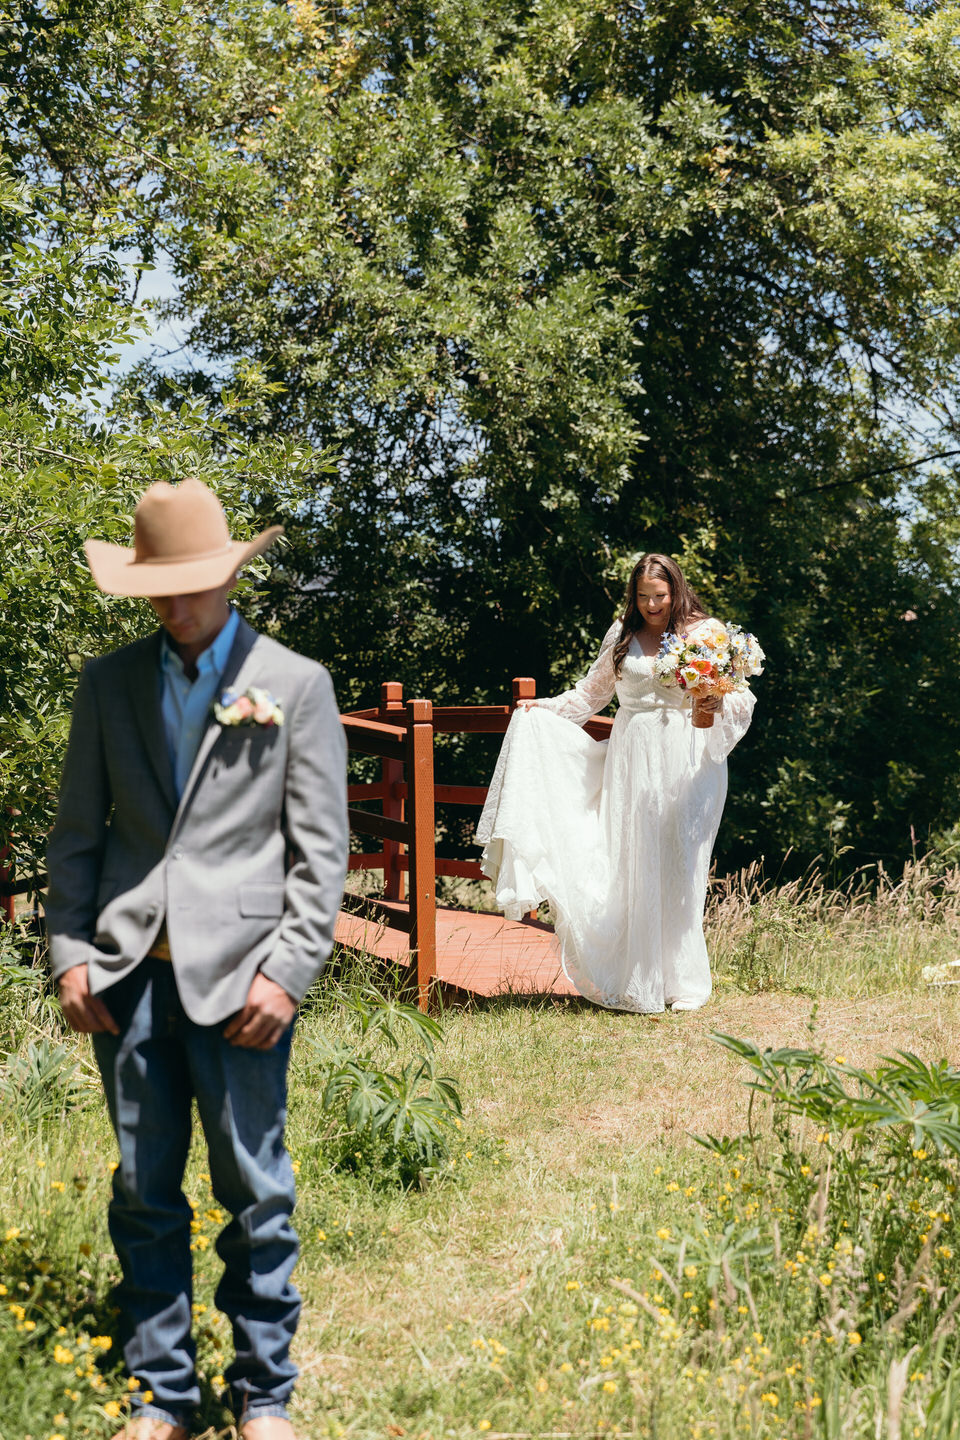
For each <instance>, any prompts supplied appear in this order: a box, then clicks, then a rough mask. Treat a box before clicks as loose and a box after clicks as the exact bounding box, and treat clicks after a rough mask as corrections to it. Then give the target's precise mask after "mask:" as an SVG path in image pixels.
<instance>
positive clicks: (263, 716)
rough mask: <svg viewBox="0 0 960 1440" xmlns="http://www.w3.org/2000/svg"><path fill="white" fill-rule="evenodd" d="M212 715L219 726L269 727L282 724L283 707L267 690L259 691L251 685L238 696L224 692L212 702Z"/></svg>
mask: <svg viewBox="0 0 960 1440" xmlns="http://www.w3.org/2000/svg"><path fill="white" fill-rule="evenodd" d="M213 713H214V715H215V716H216V719H217V723H218V724H219V725H263V726H264V727H269V726H270V725H282V724H283V706H282V705H281V703H280V701H279V700H275V699H274V698H273V696H272V695H271V694H270V691H269V690H260V689H259V688H258V687H257V686H256V685H251V686H250V689H249V690H244V692H243V694H242V695H238V694H237V692H236V690H224V692H223V694H222V695H221V696H220V699H219V700H214V702H213Z"/></svg>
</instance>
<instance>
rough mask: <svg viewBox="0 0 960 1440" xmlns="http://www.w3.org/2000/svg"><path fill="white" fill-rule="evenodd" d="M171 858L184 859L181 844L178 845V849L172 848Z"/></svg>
mask: <svg viewBox="0 0 960 1440" xmlns="http://www.w3.org/2000/svg"><path fill="white" fill-rule="evenodd" d="M170 859H171V860H182V859H183V851H182V850H181V849H180V846H179V845H178V846H177V848H176V850H171V852H170Z"/></svg>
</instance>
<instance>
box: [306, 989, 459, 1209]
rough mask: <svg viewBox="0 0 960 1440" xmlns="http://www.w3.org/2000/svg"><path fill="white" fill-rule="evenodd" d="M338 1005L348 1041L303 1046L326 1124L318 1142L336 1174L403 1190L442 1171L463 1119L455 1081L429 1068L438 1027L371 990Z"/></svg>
mask: <svg viewBox="0 0 960 1440" xmlns="http://www.w3.org/2000/svg"><path fill="white" fill-rule="evenodd" d="M344 1003H345V1006H346V1009H347V1013H348V1016H349V1017H350V1022H351V1023H350V1024H349V1025H348V1032H347V1038H346V1039H342V1038H338V1039H337V1040H335V1041H329V1040H326V1039H324V1038H323V1037H317V1036H315V1037H312V1038H311V1040H310V1046H311V1052H312V1054H311V1059H310V1061H309V1062H308V1072H309V1073H311V1074H312V1076H313V1077H314V1079H315V1083H316V1086H317V1090H318V1091H319V1092H321V1106H322V1110H323V1113H324V1115H325V1116H326V1117H327V1121H328V1123H327V1127H326V1129H325V1131H324V1133H323V1135H322V1136H321V1137H318V1138H319V1141H320V1143H321V1144H322V1146H323V1149H324V1151H325V1153H326V1154H327V1155H328V1157H329V1158H330V1160H331V1162H332V1164H333V1165H334V1166H335V1167H337V1168H344V1169H376V1170H378V1171H380V1172H381V1173H383V1174H384V1175H387V1176H389V1175H394V1176H396V1177H397V1178H398V1179H399V1180H400V1181H401V1183H402V1184H405V1185H409V1184H412V1183H419V1184H424V1183H425V1182H426V1181H427V1180H428V1179H429V1178H431V1177H433V1176H435V1175H437V1174H438V1173H439V1172H440V1170H442V1169H443V1168H444V1167H445V1166H446V1164H447V1162H448V1160H449V1155H450V1141H451V1140H452V1138H453V1134H454V1133H455V1131H456V1129H458V1128H459V1125H460V1117H461V1115H462V1105H461V1101H460V1095H459V1092H458V1090H457V1086H456V1083H455V1082H454V1081H453V1080H452V1079H451V1078H450V1077H449V1076H445V1075H440V1074H438V1073H437V1070H436V1066H435V1064H434V1046H435V1044H436V1042H437V1041H438V1040H440V1039H441V1038H442V1034H443V1031H442V1028H441V1026H440V1025H439V1023H438V1022H437V1021H436V1020H434V1019H433V1018H432V1017H430V1016H429V1015H423V1014H421V1012H420V1011H419V1010H418V1009H416V1008H415V1007H414V1006H412V1005H408V1004H405V1003H404V1002H403V1001H400V1000H396V999H386V998H385V997H384V996H382V995H381V994H380V993H379V992H378V991H377V990H375V989H373V988H371V987H370V986H366V987H363V988H361V989H358V990H357V991H355V992H354V993H352V994H349V995H347V996H346V997H345V1001H344ZM351 1031H352V1033H351ZM411 1043H412V1044H414V1045H415V1046H417V1047H419V1048H418V1049H417V1051H416V1053H414V1054H413V1055H412V1056H411V1057H410V1058H409V1059H406V1060H405V1062H404V1063H402V1064H400V1065H398V1066H397V1067H395V1068H394V1069H392V1070H391V1069H387V1068H385V1064H384V1061H385V1057H386V1054H387V1052H390V1051H393V1052H394V1053H395V1054H396V1055H397V1056H398V1057H400V1058H402V1057H401V1052H402V1051H403V1050H404V1047H405V1046H406V1045H409V1044H411Z"/></svg>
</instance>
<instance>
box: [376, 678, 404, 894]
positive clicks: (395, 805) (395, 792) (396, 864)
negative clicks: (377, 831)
mask: <svg viewBox="0 0 960 1440" xmlns="http://www.w3.org/2000/svg"><path fill="white" fill-rule="evenodd" d="M380 719H381V720H382V722H383V723H384V724H385V725H405V724H406V723H407V719H406V707H405V706H404V703H403V686H402V685H401V684H400V683H399V682H398V681H396V680H388V681H387V682H386V684H384V685H381V686H380ZM380 778H381V780H382V781H383V813H384V815H386V816H388V817H389V818H390V819H391V820H402V819H403V798H402V796H401V795H400V793H399V792H400V786H401V785H402V784H403V764H402V762H401V761H400V760H387V759H385V760H384V761H383V764H382V767H381V771H380ZM383 898H384V899H385V900H402V899H403V871H402V870H401V868H400V844H399V842H398V841H397V840H384V842H383Z"/></svg>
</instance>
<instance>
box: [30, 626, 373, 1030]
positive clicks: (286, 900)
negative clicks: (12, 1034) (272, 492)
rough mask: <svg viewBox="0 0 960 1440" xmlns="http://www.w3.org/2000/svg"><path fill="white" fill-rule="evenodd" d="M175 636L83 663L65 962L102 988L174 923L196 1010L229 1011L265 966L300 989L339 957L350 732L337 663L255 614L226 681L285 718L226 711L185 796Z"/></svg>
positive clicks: (68, 782)
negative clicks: (261, 696)
mask: <svg viewBox="0 0 960 1440" xmlns="http://www.w3.org/2000/svg"><path fill="white" fill-rule="evenodd" d="M161 638H162V632H161V631H157V632H156V633H155V634H153V635H151V636H149V637H148V638H147V639H145V640H138V641H136V642H135V643H134V644H132V645H127V646H125V647H124V648H123V649H122V650H117V651H114V653H113V654H111V655H105V656H104V657H103V658H102V659H100V660H92V661H90V663H89V664H87V665H86V666H85V667H84V670H83V673H82V675H81V677H80V683H79V685H78V687H77V693H76V698H75V700H74V708H73V723H72V726H71V730H70V743H69V746H68V749H67V758H66V764H65V766H64V772H63V780H62V784H61V790H60V804H59V809H58V813H57V820H56V824H55V826H54V828H53V833H52V836H51V840H50V847H49V851H48V857H47V858H48V868H49V872H50V888H49V892H48V895H47V904H46V916H47V928H48V932H49V935H50V948H51V957H52V968H53V974H54V977H57V976H60V975H62V974H63V972H64V971H65V970H68V969H70V967H71V966H73V965H79V964H83V963H86V964H87V966H88V967H89V975H90V988H91V990H92V992H93V993H94V994H98V993H100V992H101V991H103V990H105V989H106V988H107V987H108V986H110V985H112V984H114V983H115V982H116V981H117V980H120V979H122V978H123V976H124V975H127V974H128V973H129V972H130V971H131V970H133V968H134V967H135V966H136V965H139V963H140V961H141V960H142V959H143V958H144V956H145V955H146V954H147V952H148V951H149V950H150V949H151V947H152V946H153V944H154V941H155V940H156V938H157V934H158V932H159V930H160V927H161V925H162V923H163V921H164V919H166V924H167V934H168V937H169V942H170V951H171V955H172V957H173V961H172V963H173V967H174V971H175V973H176V979H177V986H178V989H179V992H180V997H181V1000H182V1001H183V1006H184V1009H185V1010H186V1012H187V1014H188V1015H189V1017H190V1018H191V1020H194V1021H196V1022H197V1023H198V1024H201V1025H213V1024H216V1023H218V1022H219V1021H222V1020H224V1019H225V1018H226V1017H227V1016H228V1015H230V1014H232V1013H234V1012H235V1011H237V1010H239V1009H240V1008H241V1007H242V1006H243V1004H244V1002H245V1000H246V997H247V992H248V990H249V988H250V984H251V982H252V980H253V977H254V975H255V974H256V972H257V971H258V970H260V971H262V972H263V974H264V975H267V976H269V978H270V979H271V980H275V981H276V982H277V984H279V985H282V986H283V988H284V989H285V990H286V991H288V992H289V994H290V995H291V996H293V998H294V999H296V1000H299V999H300V998H301V997H302V996H303V994H304V992H305V991H306V990H307V988H308V987H309V986H310V984H311V983H312V982H313V980H315V979H316V977H317V976H318V975H319V974H320V971H321V970H322V969H323V966H324V964H325V963H326V960H327V958H328V957H329V955H330V951H331V949H332V948H333V928H334V924H335V921H336V917H337V910H338V908H339V905H340V897H341V892H342V889H343V879H344V874H345V870H346V860H347V841H348V830H347V815H346V745H345V742H344V736H343V727H342V725H341V724H340V719H339V716H338V712H337V705H336V699H335V697H334V693H333V685H332V683H331V681H330V676H329V675H328V673H327V671H326V670H325V669H324V668H323V666H322V665H318V664H316V663H315V662H314V661H313V660H307V659H306V658H305V657H304V656H302V655H297V654H295V653H294V652H293V651H292V650H287V649H285V648H284V646H282V645H278V644H277V643H276V642H275V641H273V640H270V639H268V638H267V637H266V636H263V635H258V634H257V633H256V632H255V631H254V630H251V628H250V626H249V625H247V624H246V623H245V622H244V621H243V620H241V621H240V628H239V630H238V631H237V636H236V639H235V641H234V644H233V647H232V649H231V651H230V658H229V660H228V662H227V668H226V670H225V671H224V674H223V678H222V681H221V690H225V689H227V688H228V687H230V688H232V689H234V690H237V691H240V692H243V691H244V690H246V689H248V687H250V686H251V685H256V686H260V687H261V688H263V689H264V690H269V692H270V693H271V695H273V696H274V698H275V699H277V700H279V701H280V702H281V704H282V706H283V711H284V717H285V719H284V724H283V725H281V726H272V727H269V728H264V727H261V726H257V725H247V726H237V727H221V726H220V725H219V724H218V723H217V722H216V720H214V718H213V716H212V714H211V718H210V723H209V725H208V727H207V730H206V732H205V734H204V737H203V740H202V741H201V744H200V749H199V751H198V754H197V758H196V761H195V762H194V765H193V769H192V770H191V772H190V777H189V779H188V781H187V784H186V787H185V789H184V792H183V797H182V799H181V800H180V802H179V804H178V803H177V798H176V791H175V789H174V781H173V767H172V765H171V761H170V755H169V751H168V748H167V743H166V737H165V734H164V728H163V719H162V715H161V709H160V696H161V674H160V660H159V655H160V643H161ZM108 1004H109V998H108Z"/></svg>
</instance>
